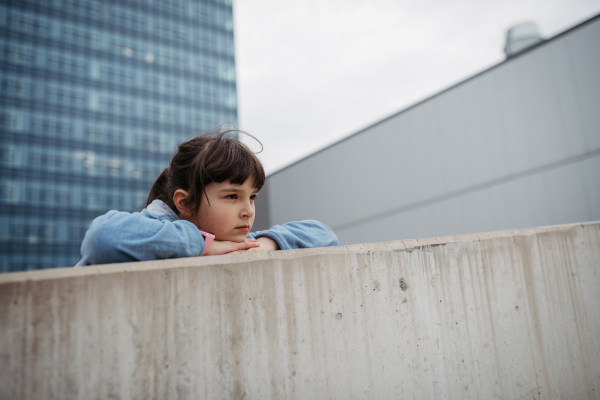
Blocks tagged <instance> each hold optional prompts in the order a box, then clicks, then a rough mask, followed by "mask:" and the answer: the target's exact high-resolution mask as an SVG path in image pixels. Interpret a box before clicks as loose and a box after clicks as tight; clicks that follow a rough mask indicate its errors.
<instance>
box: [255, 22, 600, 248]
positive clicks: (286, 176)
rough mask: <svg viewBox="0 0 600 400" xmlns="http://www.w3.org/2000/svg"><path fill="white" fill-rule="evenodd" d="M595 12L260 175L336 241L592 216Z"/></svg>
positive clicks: (271, 217) (276, 196) (281, 212)
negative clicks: (561, 31) (503, 59)
mask: <svg viewBox="0 0 600 400" xmlns="http://www.w3.org/2000/svg"><path fill="white" fill-rule="evenodd" d="M598 43H600V16H599V17H596V18H594V19H593V20H591V21H589V22H587V23H585V24H583V25H581V26H579V27H578V28H576V29H573V30H571V31H569V32H566V33H564V34H563V35H561V36H559V37H556V38H554V39H552V40H549V41H548V42H546V43H544V44H542V45H540V46H539V47H536V48H534V49H532V50H530V51H528V52H526V53H524V54H521V55H520V56H518V57H515V58H512V59H510V60H507V61H506V62H503V63H501V64H499V65H497V66H495V67H494V68H491V69H489V70H487V71H485V72H483V73H481V74H480V75H477V76H475V77H473V78H471V79H468V80H467V81H465V82H462V83H460V84H458V85H456V86H454V87H452V88H450V89H448V90H446V91H444V92H442V93H440V94H438V95H436V96H433V97H432V98H430V99H427V100H425V101H423V102H422V103H420V104H417V105H415V106H413V107H410V108H409V109H407V110H403V111H402V112H400V113H398V114H396V115H393V116H391V117H390V118H387V119H385V120H383V121H381V122H379V123H377V124H375V125H373V126H371V127H369V128H366V129H365V130H363V131H361V132H358V133H357V134H355V135H352V136H350V137H349V138H347V139H345V140H343V141H341V142H339V143H336V144H335V145H333V146H331V147H329V148H327V149H324V150H323V151H320V152H318V153H316V154H314V155H312V156H310V157H308V158H306V159H304V160H302V161H299V162H298V163H296V164H293V165H291V166H289V167H287V168H285V169H283V170H281V171H279V172H277V173H274V174H272V175H270V176H269V177H268V179H267V184H266V187H268V193H265V194H263V193H261V194H260V195H259V197H258V200H257V204H261V203H262V202H264V201H265V200H267V203H268V204H267V208H268V213H266V215H268V218H263V216H264V215H265V213H264V212H262V210H261V213H257V222H256V224H255V229H260V228H264V227H269V226H270V225H272V224H280V223H283V222H287V221H294V220H302V219H317V220H319V221H322V222H324V223H326V224H327V225H328V226H329V227H331V228H332V229H333V230H334V231H335V232H336V234H337V235H338V237H339V238H340V242H341V243H342V244H351V243H364V242H380V241H388V240H398V239H405V238H414V237H431V236H442V235H454V234H460V233H469V232H483V231H491V230H499V229H512V228H526V227H530V226H542V225H554V224H563V223H569V222H578V221H593V220H598V219H600V207H598V204H600V172H599V171H600V113H599V112H598V109H599V107H600V74H599V73H598V71H600V46H598Z"/></svg>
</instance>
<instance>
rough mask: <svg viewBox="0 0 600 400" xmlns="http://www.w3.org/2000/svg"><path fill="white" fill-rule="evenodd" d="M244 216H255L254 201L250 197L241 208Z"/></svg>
mask: <svg viewBox="0 0 600 400" xmlns="http://www.w3.org/2000/svg"><path fill="white" fill-rule="evenodd" d="M240 214H241V216H242V218H252V217H254V202H253V201H252V200H250V199H248V200H246V201H244V205H243V206H242V209H241V213H240Z"/></svg>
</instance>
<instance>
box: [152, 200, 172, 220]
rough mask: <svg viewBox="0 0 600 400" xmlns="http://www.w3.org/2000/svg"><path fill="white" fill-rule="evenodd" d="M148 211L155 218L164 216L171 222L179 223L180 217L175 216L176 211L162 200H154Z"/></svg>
mask: <svg viewBox="0 0 600 400" xmlns="http://www.w3.org/2000/svg"><path fill="white" fill-rule="evenodd" d="M146 210H148V212H149V213H150V215H152V216H153V217H154V218H160V217H162V216H167V217H168V218H169V219H170V220H171V221H177V220H178V219H179V217H178V216H177V214H175V211H173V210H171V207H169V206H168V205H166V204H165V203H164V202H163V201H162V200H154V201H153V202H152V203H151V204H150V205H149V206H148V207H146Z"/></svg>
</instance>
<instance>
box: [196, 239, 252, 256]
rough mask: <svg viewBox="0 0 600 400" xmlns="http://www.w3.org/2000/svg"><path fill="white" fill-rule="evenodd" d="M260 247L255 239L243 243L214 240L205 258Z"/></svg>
mask: <svg viewBox="0 0 600 400" xmlns="http://www.w3.org/2000/svg"><path fill="white" fill-rule="evenodd" d="M258 246H260V243H259V242H258V241H257V240H256V239H246V240H244V241H243V242H229V241H226V240H214V241H213V242H212V243H211V245H210V247H209V248H208V251H207V252H206V254H205V256H218V255H221V254H230V253H232V252H238V251H244V250H250V249H253V248H256V247H258Z"/></svg>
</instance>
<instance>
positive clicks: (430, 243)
mask: <svg viewBox="0 0 600 400" xmlns="http://www.w3.org/2000/svg"><path fill="white" fill-rule="evenodd" d="M587 225H598V226H599V227H600V221H589V222H578V223H571V224H563V225H550V226H541V227H536V228H526V229H509V230H502V231H492V232H480V233H468V234H463V235H452V236H440V237H431V238H420V239H406V240H395V241H391V242H379V243H361V244H353V245H347V246H338V247H320V248H316V249H297V250H283V251H276V252H269V253H252V254H236V255H224V256H219V257H214V256H213V257H188V258H177V259H170V260H156V261H143V262H131V263H120V264H104V265H95V266H90V267H81V268H73V267H67V268H57V269H46V270H38V271H24V272H9V273H5V274H1V275H0V285H3V284H11V283H15V282H25V281H44V280H52V279H67V278H76V277H81V276H90V275H104V274H118V273H129V272H142V271H151V270H157V269H168V268H185V267H199V266H222V265H228V266H231V265H235V264H239V265H243V264H247V263H249V262H260V261H262V260H267V259H290V258H303V257H311V256H319V255H325V254H341V253H364V252H369V251H412V250H414V249H419V248H423V247H436V246H440V245H444V244H448V243H459V242H474V241H481V240H488V239H494V238H500V237H518V236H533V235H538V234H543V233H547V232H557V231H568V230H571V229H573V228H577V227H580V226H587Z"/></svg>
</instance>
